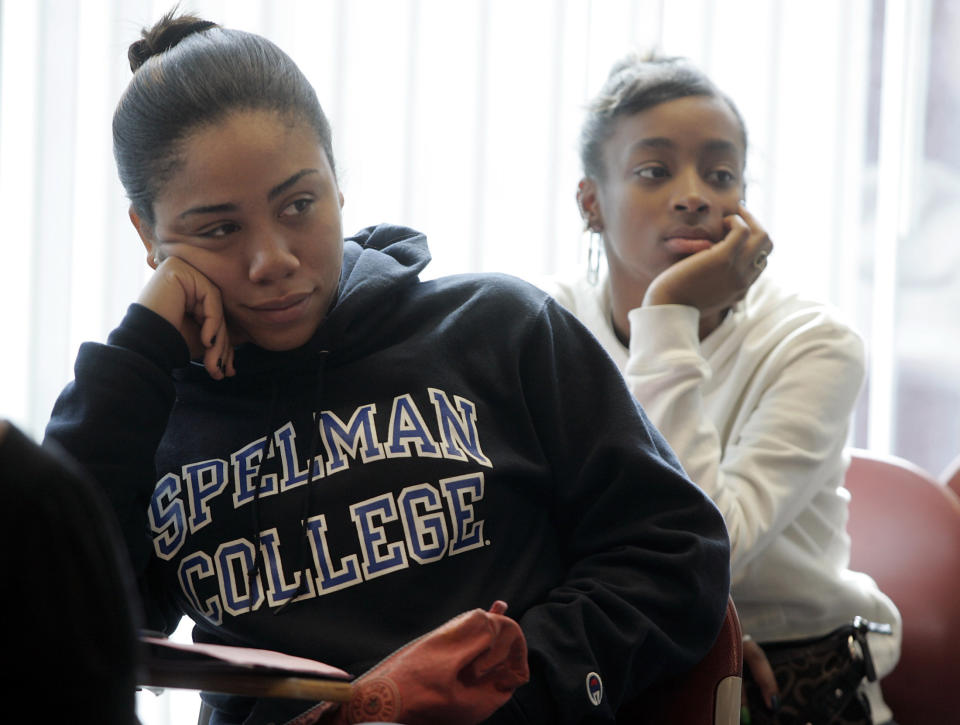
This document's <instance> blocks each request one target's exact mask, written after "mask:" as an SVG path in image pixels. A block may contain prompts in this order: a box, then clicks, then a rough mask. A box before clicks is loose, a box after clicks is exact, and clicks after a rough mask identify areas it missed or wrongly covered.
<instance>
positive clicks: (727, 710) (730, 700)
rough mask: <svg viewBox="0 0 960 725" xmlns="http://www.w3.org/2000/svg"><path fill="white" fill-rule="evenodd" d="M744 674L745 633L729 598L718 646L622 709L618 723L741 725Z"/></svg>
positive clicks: (618, 716) (647, 724) (717, 642)
mask: <svg viewBox="0 0 960 725" xmlns="http://www.w3.org/2000/svg"><path fill="white" fill-rule="evenodd" d="M742 675H743V634H742V632H741V630H740V618H739V617H738V616H737V609H736V607H735V606H734V604H733V600H732V599H730V600H728V602H727V615H726V617H725V618H724V621H723V627H722V628H721V629H720V634H719V635H718V636H717V639H716V642H714V644H713V647H711V649H710V651H709V652H707V655H706V657H704V658H703V659H702V660H701V661H700V662H699V663H698V664H697V665H696V666H695V667H694V668H693V669H692V670H690V671H689V672H685V673H684V674H683V675H681V676H679V677H675V678H672V679H671V680H669V681H667V682H663V683H657V685H655V686H654V687H653V688H651V689H650V691H649V692H647V693H646V694H645V695H644V696H643V697H641V698H640V699H638V700H637V701H635V702H632V703H630V704H628V705H626V706H624V707H622V708H621V709H620V712H619V713H618V714H617V724H618V725H655V724H656V725H664V724H665V723H682V724H683V725H737V724H738V723H739V722H740V685H741V683H742Z"/></svg>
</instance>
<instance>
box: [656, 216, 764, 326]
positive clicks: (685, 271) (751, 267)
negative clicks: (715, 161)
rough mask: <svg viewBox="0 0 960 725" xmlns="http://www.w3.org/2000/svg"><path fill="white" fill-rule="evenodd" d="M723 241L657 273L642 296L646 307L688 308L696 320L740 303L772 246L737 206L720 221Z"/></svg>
mask: <svg viewBox="0 0 960 725" xmlns="http://www.w3.org/2000/svg"><path fill="white" fill-rule="evenodd" d="M723 224H724V228H725V229H726V230H727V234H726V236H725V237H724V238H723V239H722V240H720V241H719V242H717V243H716V244H714V245H713V246H711V247H710V248H709V249H704V250H703V251H701V252H697V253H695V254H692V255H690V256H689V257H687V258H685V259H682V260H681V261H679V262H677V263H676V264H674V265H671V266H670V267H668V268H667V269H665V270H664V271H663V272H661V273H660V274H659V275H658V276H657V277H656V278H655V279H654V280H653V282H651V283H650V286H649V287H648V288H647V292H646V295H645V296H644V300H643V305H644V307H646V306H649V305H688V306H690V307H696V308H697V309H699V310H700V314H701V317H709V316H710V315H716V314H719V313H722V312H723V310H726V309H728V308H729V307H731V306H732V305H733V304H734V303H735V302H737V301H738V300H741V299H743V297H744V295H746V294H747V290H749V289H750V285H752V284H753V283H754V282H755V281H756V280H757V278H758V277H759V276H760V273H761V272H762V271H763V269H764V267H765V266H766V258H767V255H769V254H770V252H771V251H772V250H773V243H772V242H771V241H770V238H769V237H768V236H767V233H766V231H764V229H763V227H761V226H760V224H759V223H757V220H756V219H754V218H753V216H752V215H751V214H750V212H748V211H747V210H746V209H745V208H744V207H743V205H742V204H741V205H740V206H739V208H738V209H737V213H736V214H731V215H729V216H726V217H724V219H723Z"/></svg>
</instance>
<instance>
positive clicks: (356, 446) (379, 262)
mask: <svg viewBox="0 0 960 725" xmlns="http://www.w3.org/2000/svg"><path fill="white" fill-rule="evenodd" d="M428 261H429V252H428V251H427V246H426V240H425V238H424V237H423V236H422V235H421V234H419V233H417V232H414V231H412V230H409V229H404V228H399V227H389V226H380V227H376V228H369V229H366V230H364V231H363V232H362V233H360V234H359V235H358V236H356V237H354V238H352V239H349V240H347V241H346V244H345V251H344V261H343V270H342V274H341V280H340V287H339V291H338V295H337V299H336V302H335V304H334V306H333V307H332V309H331V311H330V313H329V314H328V316H327V318H326V319H325V320H324V322H323V323H322V324H321V325H320V327H319V328H318V330H317V332H316V334H315V335H314V337H313V339H311V340H310V341H309V342H308V343H307V344H306V345H304V346H303V347H301V348H299V349H296V350H292V351H287V352H269V351H265V350H263V349H260V348H258V347H256V346H253V345H246V346H243V347H241V348H239V349H238V350H237V352H236V357H235V367H236V370H237V375H236V376H235V377H233V378H229V379H226V380H223V381H215V380H213V379H211V378H210V377H209V376H208V375H207V373H206V372H205V371H204V369H203V368H202V367H201V366H200V365H198V364H195V363H194V364H191V363H190V361H189V359H188V357H189V354H188V350H187V347H186V345H185V343H184V341H183V339H182V338H181V337H180V335H179V333H178V332H177V331H176V330H175V329H174V328H173V327H172V326H171V325H169V324H168V323H167V322H166V321H164V320H163V319H162V318H160V317H159V316H157V315H155V314H153V313H152V312H150V311H149V310H147V309H146V308H143V307H141V306H139V305H132V306H131V308H130V310H129V312H128V314H127V316H126V317H125V319H124V320H123V322H122V324H121V325H120V327H119V328H117V329H116V330H115V331H114V332H113V333H111V335H110V337H109V339H108V342H107V344H105V345H104V344H94V343H86V344H84V345H83V346H82V348H81V350H80V354H79V356H78V359H77V363H76V369H75V376H76V377H75V380H74V382H72V383H71V384H70V385H69V386H68V387H67V388H66V390H65V391H64V392H63V394H62V395H61V397H60V399H59V400H58V402H57V404H56V407H55V409H54V413H53V418H52V419H51V421H50V424H49V426H48V428H47V436H48V437H49V438H51V439H55V440H56V441H58V442H59V443H60V444H61V445H62V446H64V447H65V448H67V449H68V450H69V451H70V452H71V453H72V454H73V455H74V456H76V457H77V458H78V459H79V460H80V461H81V462H82V463H83V464H84V465H85V466H87V467H88V468H89V470H90V471H91V472H92V473H93V474H94V476H95V477H96V479H97V480H99V481H100V482H101V484H102V485H103V487H104V488H105V489H106V491H107V493H108V495H109V498H110V500H111V501H112V503H113V505H114V507H115V509H116V510H117V513H118V517H119V519H120V522H121V525H122V527H123V529H124V533H125V536H126V539H127V543H128V546H129V547H130V550H131V557H132V560H133V562H134V566H135V568H136V570H137V572H138V575H139V578H140V584H141V589H142V593H143V598H144V601H145V606H146V609H147V612H146V615H147V617H148V619H149V621H150V623H151V625H152V626H153V627H155V628H158V629H164V630H166V631H172V629H173V628H174V627H175V626H176V624H177V621H178V619H179V617H180V616H181V614H187V615H188V616H190V617H191V618H192V619H194V621H195V622H196V628H195V630H194V636H195V638H197V639H199V640H203V641H213V642H220V643H226V644H234V645H243V646H253V647H261V648H270V649H276V650H280V651H283V652H288V653H291V654H295V655H300V656H304V657H310V658H314V659H319V660H323V661H325V662H329V663H331V664H334V665H337V666H339V667H342V668H343V669H346V670H347V671H350V672H353V673H356V674H359V673H361V672H362V671H363V670H365V669H366V668H367V667H369V666H371V665H372V664H374V663H376V662H377V661H378V660H379V659H381V658H382V657H383V656H384V655H386V654H388V653H389V652H391V651H393V650H395V649H397V648H398V647H400V646H402V645H403V644H404V643H406V642H408V641H409V640H411V639H413V638H414V637H416V636H418V635H420V634H423V633H424V632H426V631H429V630H430V629H432V628H434V627H436V626H438V625H439V624H441V623H443V622H444V621H446V620H447V619H449V618H451V617H453V616H455V615H456V614H459V613H460V612H463V611H465V610H468V609H471V608H474V607H481V608H484V609H485V608H487V607H489V606H490V604H491V603H492V602H493V601H494V600H495V599H503V600H505V601H507V602H508V603H509V605H510V609H509V611H508V614H509V615H511V616H513V617H514V618H516V619H517V620H518V621H519V622H520V625H521V627H522V629H523V631H524V633H525V635H526V638H527V642H528V646H529V651H530V665H531V672H532V678H531V682H530V684H528V685H525V686H524V687H522V688H520V689H519V690H518V691H517V693H516V694H515V696H514V698H513V700H512V701H511V702H510V703H509V704H508V705H507V706H506V707H504V708H503V709H501V711H499V712H498V713H497V714H496V715H495V716H494V717H493V718H492V719H491V722H533V723H568V722H569V723H573V722H605V721H612V720H613V718H614V713H615V711H616V708H617V707H618V706H619V704H620V703H621V702H623V701H625V700H626V699H629V698H633V697H635V696H636V695H637V694H638V693H640V692H641V691H642V690H643V689H644V688H645V687H647V686H648V685H649V684H650V683H652V682H654V681H655V680H656V679H657V678H659V677H662V676H667V675H670V674H673V673H676V672H678V671H680V670H683V669H686V668H688V667H690V666H691V665H692V664H693V663H694V662H696V661H697V660H698V659H699V658H700V657H701V656H702V655H703V654H704V653H705V652H706V650H707V649H708V648H709V647H710V645H711V644H712V642H713V639H714V637H715V635H716V633H717V632H718V630H719V627H720V624H721V622H722V619H723V616H724V612H725V606H726V601H727V593H728V586H729V574H728V571H729V567H728V553H729V552H728V541H727V535H726V530H725V528H724V525H723V522H722V519H721V517H720V515H719V513H718V512H717V510H716V508H715V507H714V506H713V504H712V503H711V502H710V501H709V499H707V498H706V497H705V496H704V495H703V493H702V492H701V491H700V490H699V489H698V488H697V487H696V486H694V485H693V484H692V483H690V481H689V480H688V479H687V478H686V476H685V474H684V473H683V471H682V469H681V467H680V464H679V463H678V462H677V460H676V458H675V457H674V455H673V453H672V452H671V451H670V449H669V447H668V446H667V444H666V443H665V442H664V440H663V438H662V437H661V436H660V435H659V433H658V432H657V431H656V430H655V429H654V428H653V426H652V425H651V424H650V423H649V422H648V421H647V419H646V418H645V416H644V415H643V413H642V411H641V410H640V409H639V408H638V406H637V405H636V403H635V401H634V399H633V397H632V396H631V395H630V394H629V392H628V391H627V389H626V388H625V386H624V383H623V380H622V377H621V375H620V373H619V371H618V370H617V368H616V367H615V365H614V364H613V363H612V362H611V361H610V360H609V358H608V357H607V355H606V353H605V352H604V351H603V350H602V348H601V347H600V345H599V344H598V343H597V342H596V341H595V340H594V339H593V337H592V336H591V335H590V333H589V332H587V331H586V329H585V328H584V327H583V326H582V325H581V324H580V323H579V322H578V321H577V320H576V319H575V318H574V317H573V316H571V315H570V314H568V313H567V312H566V311H564V310H563V309H562V308H561V307H560V306H559V305H558V304H556V303H555V302H554V301H553V300H552V299H551V298H549V297H548V296H546V295H544V294H543V293H542V292H540V291H538V290H536V289H534V288H533V287H531V286H529V285H527V284H525V283H523V282H521V281H520V280H517V279H514V278H512V277H507V276H500V275H460V276H454V277H447V278H442V279H438V280H432V281H420V279H419V273H420V272H421V270H422V269H423V268H424V267H425V266H426V264H427V263H428ZM311 461H312V466H311ZM311 468H312V470H311ZM311 479H312V482H311ZM593 676H597V677H596V678H594V677H593ZM599 687H602V691H600V690H599V689H598V688H599ZM212 701H216V704H217V706H218V707H220V708H223V710H224V711H225V712H227V711H231V710H233V711H235V712H236V713H243V712H246V710H249V708H250V707H251V704H252V703H251V702H249V701H244V700H243V699H240V698H227V699H224V698H219V699H217V698H212ZM255 719H256V717H253V718H251V721H253V720H255Z"/></svg>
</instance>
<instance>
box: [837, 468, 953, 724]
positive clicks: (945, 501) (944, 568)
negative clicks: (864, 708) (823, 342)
mask: <svg viewBox="0 0 960 725" xmlns="http://www.w3.org/2000/svg"><path fill="white" fill-rule="evenodd" d="M851 453H852V458H851V463H850V469H849V471H848V472H847V477H846V487H847V489H849V491H850V495H851V503H850V519H849V522H848V524H847V531H848V532H849V534H850V538H851V563H850V566H851V568H852V569H854V570H856V571H862V572H865V573H867V574H869V575H870V576H871V577H873V578H874V579H875V580H876V582H877V584H878V585H879V586H880V589H881V590H882V591H883V592H884V593H885V594H886V595H887V596H889V597H890V598H891V599H892V600H893V601H894V603H895V604H896V605H897V607H898V608H899V610H900V614H901V616H902V618H903V645H902V650H901V655H900V662H899V663H898V665H897V667H896V669H895V670H894V671H893V672H892V673H891V674H890V675H888V676H887V677H886V678H884V680H883V682H882V686H883V694H884V699H885V700H886V701H887V703H888V704H889V705H890V707H891V709H892V710H893V714H894V718H895V719H896V721H897V722H898V723H900V725H915V724H919V723H933V722H956V720H955V718H956V711H957V700H956V694H955V691H953V689H952V688H953V686H954V683H956V682H960V500H958V498H957V497H956V495H954V494H953V493H952V492H951V491H950V489H948V488H947V487H945V486H942V485H940V484H939V483H938V482H937V480H936V479H935V478H933V476H932V475H931V474H929V473H927V472H926V471H924V470H923V469H921V468H920V467H918V466H916V465H914V464H912V463H910V462H909V461H906V460H904V459H902V458H896V457H893V456H880V455H877V454H873V453H870V452H869V451H864V450H861V449H854V450H853V451H852V452H851Z"/></svg>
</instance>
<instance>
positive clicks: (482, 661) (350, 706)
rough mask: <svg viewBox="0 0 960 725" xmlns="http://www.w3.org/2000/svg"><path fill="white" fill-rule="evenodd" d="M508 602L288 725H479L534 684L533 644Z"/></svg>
mask: <svg viewBox="0 0 960 725" xmlns="http://www.w3.org/2000/svg"><path fill="white" fill-rule="evenodd" d="M506 610H507V605H506V604H505V603H504V602H501V601H497V602H494V604H493V606H492V607H490V611H488V612H484V611H483V610H482V609H474V610H472V611H469V612H464V613H463V614H461V615H460V616H458V617H454V618H453V619H451V620H450V621H449V622H447V623H446V624H443V625H441V626H440V627H437V628H436V629H434V630H433V631H432V632H428V633H427V634H425V635H423V636H422V637H419V638H418V639H415V640H413V641H412V642H410V643H408V644H406V645H404V646H403V647H401V648H400V649H398V650H397V651H396V652H394V653H393V654H391V655H389V656H388V657H387V658H386V659H385V660H383V661H382V662H380V663H379V664H378V665H376V666H375V667H373V668H371V669H370V670H368V671H367V672H365V673H364V674H363V675H361V676H360V677H358V678H357V679H356V680H355V681H354V682H353V688H354V693H353V698H352V699H351V700H350V702H347V703H343V705H339V706H338V705H336V704H334V703H328V702H324V703H321V704H320V705H318V706H317V707H315V708H312V709H311V710H309V711H307V712H305V713H303V714H301V715H300V716H298V717H296V718H294V719H293V720H291V721H290V722H289V723H288V724H287V725H311V724H312V723H317V724H320V725H350V724H352V723H359V722H368V721H371V720H380V721H389V722H399V723H404V725H441V724H442V725H475V723H478V722H480V721H482V720H485V719H486V718H488V717H490V715H492V714H493V713H494V712H495V711H496V710H497V709H498V708H499V707H501V706H502V705H503V704H504V703H506V702H507V700H509V699H510V696H511V695H512V694H513V691H514V690H515V689H516V688H517V687H519V686H520V685H522V684H524V683H525V682H526V681H527V680H529V679H530V670H529V668H528V667H527V643H526V640H525V639H524V637H523V632H522V631H521V630H520V625H518V624H517V623H516V622H515V621H514V620H512V619H510V618H509V617H505V616H504V615H503V613H504V612H505V611H506Z"/></svg>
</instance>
